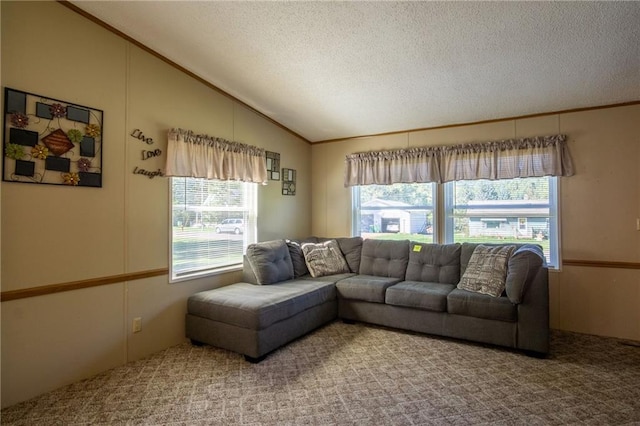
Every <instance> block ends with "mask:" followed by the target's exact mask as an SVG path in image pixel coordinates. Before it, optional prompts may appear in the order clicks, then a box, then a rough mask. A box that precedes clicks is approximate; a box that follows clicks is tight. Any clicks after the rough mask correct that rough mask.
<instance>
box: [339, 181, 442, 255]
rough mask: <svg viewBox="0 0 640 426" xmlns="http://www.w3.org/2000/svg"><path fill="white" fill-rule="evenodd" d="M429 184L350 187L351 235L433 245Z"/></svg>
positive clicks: (431, 193) (431, 186)
mask: <svg viewBox="0 0 640 426" xmlns="http://www.w3.org/2000/svg"><path fill="white" fill-rule="evenodd" d="M434 188H435V185H434V184H431V183H411V184H402V183H398V184H394V185H366V186H356V187H353V192H352V198H353V205H354V207H355V208H354V210H353V213H354V217H353V227H354V235H360V236H362V237H363V238H387V239H389V238H394V239H406V238H407V235H412V239H413V240H414V241H421V242H428V243H431V242H433V231H434V221H433V219H434V210H433V206H434V205H433V194H434Z"/></svg>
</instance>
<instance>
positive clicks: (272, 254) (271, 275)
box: [247, 240, 293, 284]
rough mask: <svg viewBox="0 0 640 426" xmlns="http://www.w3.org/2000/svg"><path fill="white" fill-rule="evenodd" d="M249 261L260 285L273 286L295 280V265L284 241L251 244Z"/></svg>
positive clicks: (248, 252)
mask: <svg viewBox="0 0 640 426" xmlns="http://www.w3.org/2000/svg"><path fill="white" fill-rule="evenodd" d="M247 259H248V260H249V264H250V265H251V269H252V270H253V273H254V274H255V276H256V280H257V281H258V284H273V283H277V282H280V281H286V280H290V279H292V278H293V263H292V262H291V255H290V254H289V249H288V248H287V244H286V243H285V242H284V240H274V241H265V242H262V243H256V244H249V246H248V247H247Z"/></svg>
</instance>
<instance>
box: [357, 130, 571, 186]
mask: <svg viewBox="0 0 640 426" xmlns="http://www.w3.org/2000/svg"><path fill="white" fill-rule="evenodd" d="M572 175H573V164H572V161H571V157H570V155H569V150H568V148H567V145H566V136H565V135H553V136H542V137H534V138H522V139H509V140H503V141H494V142H484V143H472V144H460V145H453V146H435V147H423V148H411V149H397V150H390V151H375V152H374V151H370V152H361V153H356V154H350V155H347V157H346V160H345V186H355V185H371V184H379V185H390V184H393V183H416V182H437V183H443V182H450V181H456V180H475V179H490V180H496V179H512V178H518V177H536V176H572Z"/></svg>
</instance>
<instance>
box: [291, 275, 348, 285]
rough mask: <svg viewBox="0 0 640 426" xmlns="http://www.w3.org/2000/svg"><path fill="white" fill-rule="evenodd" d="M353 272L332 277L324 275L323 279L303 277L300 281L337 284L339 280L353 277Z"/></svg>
mask: <svg viewBox="0 0 640 426" xmlns="http://www.w3.org/2000/svg"><path fill="white" fill-rule="evenodd" d="M354 275H356V274H354V273H353V272H345V273H342V274H333V275H325V276H323V277H315V278H314V277H312V276H311V275H305V276H304V277H300V279H301V280H310V281H323V282H327V283H334V284H335V283H337V282H338V281H340V280H344V279H345V278H350V277H353V276H354Z"/></svg>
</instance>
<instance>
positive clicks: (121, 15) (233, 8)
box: [72, 1, 640, 141]
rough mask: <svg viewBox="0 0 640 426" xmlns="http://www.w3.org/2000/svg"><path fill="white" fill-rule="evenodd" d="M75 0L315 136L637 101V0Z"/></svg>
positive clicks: (639, 94) (639, 14) (325, 137)
mask: <svg viewBox="0 0 640 426" xmlns="http://www.w3.org/2000/svg"><path fill="white" fill-rule="evenodd" d="M72 3H73V4H74V5H76V6H78V7H80V8H81V9H83V10H84V11H86V12H88V13H90V14H91V15H93V16H95V17H97V18H98V19H100V20H102V21H104V22H106V23H108V24H109V25H111V26H113V27H115V28H116V29H118V30H120V31H122V32H123V33H125V34H127V35H128V36H130V37H132V38H134V39H136V40H138V41H139V42H141V43H142V44H144V45H146V46H147V47H149V48H151V49H153V50H155V51H156V52H158V53H160V54H161V55H163V56H165V57H167V58H168V59H170V60H172V61H174V62H176V63H177V64H179V65H181V66H182V67H184V68H186V69H188V70H189V71H191V72H193V73H194V74H196V75H198V76H200V77H201V78H203V79H204V80H206V81H208V82H210V83H212V84H214V85H215V86H217V87H219V88H220V89H222V90H224V91H226V92H227V93H229V94H231V95H233V96H234V97H236V98H238V99H240V100H241V101H243V102H244V103H246V104H248V105H250V106H251V107H253V108H254V109H256V110H258V111H260V112H261V113H263V114H265V115H267V116H269V117H270V118H272V119H273V120H275V121H277V122H279V123H280V124H282V125H283V126H286V127H288V128H289V129H291V130H293V131H294V132H296V133H299V134H300V135H302V136H304V137H305V138H307V139H308V140H310V141H322V140H328V139H336V138H345V137H351V136H361V135H370V134H377V133H385V132H393V131H400V130H407V129H415V128H424V127H434V126H441V125H448V124H454V123H462V122H473V121H481V120H490V119H495V118H501V117H510V116H520V115H527V114H535V113H542V112H548V111H557V110H563V109H572V108H581V107H589V106H598V105H605V104H613V103H621V102H628V101H637V100H640V2H586V3H585V2H539V3H538V2H535V3H530V2H497V3H486V2H211V1H210V2H187V1H178V2H175V1H160V2H157V1H155V2H146V1H142V2H135V1H127V2H102V1H90V2H86V1H73V2H72Z"/></svg>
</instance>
